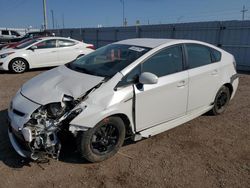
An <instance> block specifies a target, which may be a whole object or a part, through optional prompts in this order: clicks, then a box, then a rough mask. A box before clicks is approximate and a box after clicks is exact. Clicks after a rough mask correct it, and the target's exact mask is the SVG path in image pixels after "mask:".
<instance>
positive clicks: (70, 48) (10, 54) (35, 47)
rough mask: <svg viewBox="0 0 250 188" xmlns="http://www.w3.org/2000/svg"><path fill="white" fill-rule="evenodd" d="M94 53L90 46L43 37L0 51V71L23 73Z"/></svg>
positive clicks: (70, 40) (67, 40) (62, 38)
mask: <svg viewBox="0 0 250 188" xmlns="http://www.w3.org/2000/svg"><path fill="white" fill-rule="evenodd" d="M93 51H94V46H93V45H92V44H86V43H83V42H80V41H77V40H73V39H69V38H64V37H44V38H37V39H33V40H29V41H27V42H24V43H21V44H20V45H18V46H16V47H15V48H14V49H12V48H8V49H4V50H0V70H7V71H8V70H9V71H12V72H14V73H23V72H25V71H26V70H28V69H33V68H40V67H52V66H59V65H63V64H65V63H68V62H71V61H73V60H75V59H76V58H78V57H80V56H83V55H86V54H88V53H90V52H93Z"/></svg>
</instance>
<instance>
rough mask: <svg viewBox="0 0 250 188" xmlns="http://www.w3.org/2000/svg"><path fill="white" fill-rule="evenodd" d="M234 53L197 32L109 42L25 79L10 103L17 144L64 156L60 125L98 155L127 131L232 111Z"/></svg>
mask: <svg viewBox="0 0 250 188" xmlns="http://www.w3.org/2000/svg"><path fill="white" fill-rule="evenodd" d="M238 82H239V80H238V77H237V74H236V70H235V60H234V57H233V56H232V55H231V54H229V53H227V52H226V51H224V50H222V49H220V48H217V47H215V46H213V45H210V44H207V43H204V42H199V41H192V40H168V39H130V40H124V41H120V42H116V43H113V44H111V45H107V46H105V47H102V48H99V49H97V50H96V51H95V52H93V53H90V54H88V55H86V56H83V57H81V58H79V59H77V60H75V61H72V62H71V63H68V64H66V65H64V66H60V67H57V68H55V69H52V70H50V71H47V72H45V73H42V74H40V75H38V76H36V77H35V78H33V79H31V80H30V81H28V82H27V83H25V84H24V85H23V86H22V88H21V89H20V90H19V91H18V92H17V94H16V96H15V97H14V98H13V100H12V102H11V104H10V107H9V109H8V115H9V120H10V128H9V137H10V141H11V143H12V145H13V147H14V148H15V150H16V151H17V152H18V153H19V154H20V155H21V156H23V157H30V158H32V159H34V160H36V159H39V158H40V157H43V156H44V154H45V155H49V156H52V157H54V158H57V157H58V155H59V153H60V148H61V144H60V143H61V142H60V139H61V138H60V136H59V135H60V134H58V133H59V132H60V131H62V130H64V131H68V132H70V133H72V135H73V136H75V137H76V138H77V142H76V143H77V147H78V149H79V152H80V154H81V155H82V156H83V157H85V158H86V159H87V160H89V161H91V162H97V161H102V160H105V159H107V158H109V157H111V156H113V155H114V154H115V153H116V152H117V151H118V150H119V148H120V147H121V146H122V144H123V141H124V139H125V138H130V139H133V140H134V141H137V140H140V139H142V138H148V137H150V136H153V135H156V134H159V133H161V132H163V131H166V130H168V129H171V128H174V127H176V126H178V125H181V124H183V123H185V122H187V121H190V120H192V119H194V118H196V117H198V116H200V115H202V114H204V113H206V112H208V111H210V112H211V113H212V114H214V115H218V114H221V113H223V112H224V111H225V109H226V107H227V105H228V103H229V101H230V100H231V99H232V98H233V97H234V95H235V92H236V90H237V87H238Z"/></svg>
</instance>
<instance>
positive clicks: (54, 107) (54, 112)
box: [46, 102, 66, 119]
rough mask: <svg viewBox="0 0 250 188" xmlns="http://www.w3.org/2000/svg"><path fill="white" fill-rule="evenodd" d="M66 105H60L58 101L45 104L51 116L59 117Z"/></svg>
mask: <svg viewBox="0 0 250 188" xmlns="http://www.w3.org/2000/svg"><path fill="white" fill-rule="evenodd" d="M65 109H66V106H62V104H61V103H60V102H57V103H50V104H48V105H46V110H47V113H48V115H49V117H51V118H53V119H54V118H58V117H61V116H62V115H63V114H64V113H65Z"/></svg>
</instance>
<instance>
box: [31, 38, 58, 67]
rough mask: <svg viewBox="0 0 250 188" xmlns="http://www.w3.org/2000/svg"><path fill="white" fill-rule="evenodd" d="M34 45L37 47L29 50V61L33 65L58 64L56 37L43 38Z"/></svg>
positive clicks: (46, 65)
mask: <svg viewBox="0 0 250 188" xmlns="http://www.w3.org/2000/svg"><path fill="white" fill-rule="evenodd" d="M34 46H36V47H37V49H34V50H30V51H29V63H31V64H32V66H33V67H48V66H57V65H58V64H59V58H58V51H57V47H56V39H49V40H43V41H41V42H39V43H37V44H35V45H34Z"/></svg>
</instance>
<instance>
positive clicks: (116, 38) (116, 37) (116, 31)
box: [115, 29, 119, 41]
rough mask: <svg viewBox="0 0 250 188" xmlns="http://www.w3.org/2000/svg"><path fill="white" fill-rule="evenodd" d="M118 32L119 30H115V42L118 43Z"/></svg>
mask: <svg viewBox="0 0 250 188" xmlns="http://www.w3.org/2000/svg"><path fill="white" fill-rule="evenodd" d="M118 32H119V30H118V29H115V41H117V40H118V36H117V35H118Z"/></svg>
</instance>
